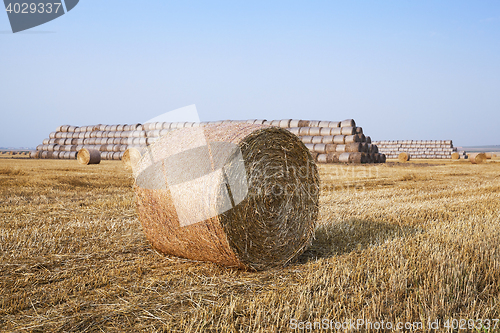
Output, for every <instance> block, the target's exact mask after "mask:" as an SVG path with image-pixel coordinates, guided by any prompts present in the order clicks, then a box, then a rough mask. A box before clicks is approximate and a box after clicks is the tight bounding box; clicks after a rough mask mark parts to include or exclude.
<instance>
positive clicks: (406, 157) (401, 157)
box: [398, 152, 410, 162]
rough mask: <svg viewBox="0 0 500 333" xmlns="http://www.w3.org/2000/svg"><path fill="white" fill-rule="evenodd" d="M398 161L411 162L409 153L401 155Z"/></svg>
mask: <svg viewBox="0 0 500 333" xmlns="http://www.w3.org/2000/svg"><path fill="white" fill-rule="evenodd" d="M398 160H399V161H400V162H408V161H409V160H410V155H409V154H408V153H405V152H403V153H399V155H398Z"/></svg>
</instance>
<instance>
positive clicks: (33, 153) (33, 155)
mask: <svg viewBox="0 0 500 333" xmlns="http://www.w3.org/2000/svg"><path fill="white" fill-rule="evenodd" d="M30 158H40V152H39V151H38V150H33V151H30Z"/></svg>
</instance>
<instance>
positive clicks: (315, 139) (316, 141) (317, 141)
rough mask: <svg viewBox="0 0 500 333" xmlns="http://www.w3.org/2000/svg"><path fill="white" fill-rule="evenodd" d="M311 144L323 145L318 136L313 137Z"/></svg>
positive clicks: (320, 137) (321, 138)
mask: <svg viewBox="0 0 500 333" xmlns="http://www.w3.org/2000/svg"><path fill="white" fill-rule="evenodd" d="M311 143H323V137H322V136H319V135H316V136H313V137H312V141H311Z"/></svg>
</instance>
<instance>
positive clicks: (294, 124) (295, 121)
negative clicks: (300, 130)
mask: <svg viewBox="0 0 500 333" xmlns="http://www.w3.org/2000/svg"><path fill="white" fill-rule="evenodd" d="M299 123H300V120H298V119H290V124H289V126H290V127H300V126H299Z"/></svg>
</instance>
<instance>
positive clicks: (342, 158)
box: [339, 153, 351, 163]
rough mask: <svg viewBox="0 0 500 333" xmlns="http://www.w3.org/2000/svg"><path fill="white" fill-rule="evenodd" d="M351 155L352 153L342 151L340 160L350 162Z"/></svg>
mask: <svg viewBox="0 0 500 333" xmlns="http://www.w3.org/2000/svg"><path fill="white" fill-rule="evenodd" d="M350 156H351V153H342V154H340V156H339V162H340V163H349V157H350Z"/></svg>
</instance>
